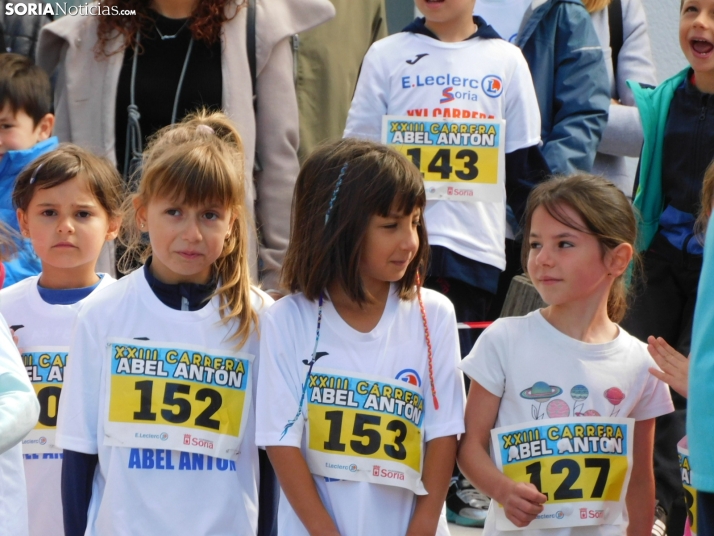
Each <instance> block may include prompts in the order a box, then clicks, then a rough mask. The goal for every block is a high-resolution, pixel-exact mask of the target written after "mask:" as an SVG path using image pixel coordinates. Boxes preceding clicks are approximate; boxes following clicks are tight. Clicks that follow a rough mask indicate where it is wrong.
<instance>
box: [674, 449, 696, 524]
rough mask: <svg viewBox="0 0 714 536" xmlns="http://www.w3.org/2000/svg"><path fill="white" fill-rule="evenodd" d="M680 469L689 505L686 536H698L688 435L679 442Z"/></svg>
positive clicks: (685, 501) (685, 498) (687, 504)
mask: <svg viewBox="0 0 714 536" xmlns="http://www.w3.org/2000/svg"><path fill="white" fill-rule="evenodd" d="M677 451H678V453H679V470H680V471H681V473H682V485H683V486H684V504H685V505H686V506H687V526H686V527H685V531H684V533H685V536H689V535H691V536H697V490H696V489H694V488H693V487H692V467H691V466H690V465H689V444H688V442H687V436H684V437H683V438H682V440H681V441H680V442H679V443H677Z"/></svg>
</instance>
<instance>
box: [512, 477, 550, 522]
mask: <svg viewBox="0 0 714 536" xmlns="http://www.w3.org/2000/svg"><path fill="white" fill-rule="evenodd" d="M547 500H548V497H546V496H545V495H543V494H542V493H541V492H540V491H538V488H536V487H535V486H534V485H533V484H530V483H528V484H526V483H525V482H512V486H511V488H510V490H509V491H508V492H507V494H506V497H505V500H504V502H502V503H501V504H502V505H503V508H504V510H505V511H506V517H507V518H508V520H509V521H510V522H511V523H513V524H514V525H515V526H517V527H520V528H523V527H526V526H528V524H529V523H530V522H531V521H533V520H534V519H535V518H536V516H537V515H538V514H540V513H541V512H542V511H543V503H544V502H545V501H547Z"/></svg>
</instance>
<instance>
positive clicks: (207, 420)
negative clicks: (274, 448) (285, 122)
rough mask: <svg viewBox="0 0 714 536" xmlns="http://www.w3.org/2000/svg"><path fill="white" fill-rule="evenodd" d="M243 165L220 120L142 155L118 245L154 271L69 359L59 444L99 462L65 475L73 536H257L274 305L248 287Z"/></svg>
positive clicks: (231, 132)
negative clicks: (261, 404)
mask: <svg viewBox="0 0 714 536" xmlns="http://www.w3.org/2000/svg"><path fill="white" fill-rule="evenodd" d="M243 167H244V163H243V153H242V147H241V142H240V138H239V136H238V133H237V132H236V130H235V128H234V127H233V126H232V124H231V123H230V121H229V120H228V119H227V118H226V117H225V116H224V115H222V114H218V113H214V114H210V115H207V114H205V113H201V114H198V115H197V116H193V117H190V118H188V119H187V120H185V121H184V122H183V123H180V124H178V125H173V126H170V127H166V128H165V129H163V130H161V131H160V132H159V133H158V134H157V137H156V138H155V139H154V140H153V142H152V143H151V145H150V146H149V147H148V148H147V151H146V153H145V154H144V161H143V173H142V177H141V181H140V183H139V185H138V190H137V192H136V193H135V194H133V195H132V196H131V197H130V198H129V199H128V200H127V202H126V203H125V216H124V221H123V224H122V234H121V236H122V239H123V241H124V243H125V244H126V246H127V251H126V257H125V259H126V262H127V265H129V264H130V263H131V260H132V259H134V258H136V257H137V256H138V257H139V259H140V260H141V261H143V262H144V265H143V266H142V267H140V268H139V269H137V270H135V271H134V272H132V273H130V274H129V275H127V276H126V277H124V278H123V279H121V280H119V281H118V282H117V283H115V284H114V285H112V287H110V288H108V289H107V291H106V292H102V293H101V294H100V295H98V296H96V298H95V297H94V296H93V297H91V298H90V299H89V300H87V302H86V303H85V304H84V305H83V307H82V309H81V311H80V314H79V318H78V322H77V328H76V330H75V333H74V336H73V338H72V344H71V346H70V354H71V355H72V358H71V364H70V366H69V367H68V370H67V375H66V378H65V392H64V394H63V396H62V400H61V402H60V409H59V419H58V426H57V428H58V431H57V443H58V444H59V445H60V446H62V447H63V448H65V449H68V450H72V451H76V452H78V453H84V455H85V456H86V457H88V458H90V459H93V460H94V464H95V466H92V465H91V464H88V465H87V467H86V468H85V470H84V471H75V472H74V474H73V475H65V474H63V481H64V479H65V476H66V477H67V479H68V480H69V479H70V478H74V479H75V480H76V481H75V482H74V484H73V485H66V486H65V485H64V482H63V490H62V491H63V493H62V495H63V502H64V504H65V511H64V513H65V525H66V526H67V525H68V523H73V524H74V525H75V528H74V529H73V532H72V534H87V535H98V534H101V535H103V536H104V535H127V536H129V535H132V536H136V535H153V534H186V533H190V534H194V535H208V534H211V535H228V534H246V535H254V534H256V531H257V523H258V505H257V502H258V449H257V448H256V447H255V442H254V433H255V432H254V427H255V414H254V409H253V396H254V382H255V381H256V380H257V378H256V374H255V367H256V366H257V362H256V359H257V355H258V334H257V323H258V316H259V314H260V311H261V310H262V308H263V307H265V306H267V305H268V304H269V303H270V302H271V301H272V300H271V299H270V297H268V296H267V295H266V294H264V293H262V292H260V291H259V290H256V289H255V288H252V287H251V285H250V277H249V271H248V270H249V267H248V253H247V244H248V241H247V238H246V237H247V236H248V230H249V221H248V219H247V216H246V214H247V211H246V207H245V204H244V196H245V191H244V188H245V187H244V175H243ZM144 233H146V234H148V243H147V240H146V239H143V238H142V235H143V234H144ZM97 463H98V465H96V464H97ZM95 467H96V470H95ZM82 479H84V482H82ZM68 509H71V510H72V511H71V512H69V511H68ZM70 513H71V515H72V519H70V520H68V516H69V515H70ZM82 523H84V524H85V525H86V532H83V527H82V526H81V525H82ZM68 532H69V531H68Z"/></svg>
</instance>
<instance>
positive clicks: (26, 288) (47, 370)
mask: <svg viewBox="0 0 714 536" xmlns="http://www.w3.org/2000/svg"><path fill="white" fill-rule="evenodd" d="M38 281H39V276H33V277H29V278H27V279H24V280H22V281H20V282H19V283H16V284H14V285H12V286H10V287H8V288H6V289H3V290H2V292H0V313H2V315H3V316H4V317H5V319H6V320H7V322H8V323H9V325H11V326H15V327H16V330H15V335H16V336H17V338H18V348H19V349H20V355H21V356H22V359H23V362H24V365H25V368H26V369H27V373H28V376H29V378H30V382H31V383H32V386H33V387H34V389H35V392H36V393H37V397H38V399H39V401H40V417H39V421H38V423H37V425H36V426H35V429H34V430H32V431H31V432H30V433H29V434H28V435H27V437H26V438H25V439H24V440H23V441H22V450H23V453H24V459H25V460H24V461H25V464H24V465H25V479H26V482H27V496H28V511H29V521H30V535H31V536H62V535H63V534H64V530H63V525H62V501H61V496H60V477H61V472H62V449H61V448H59V447H58V446H56V445H55V431H56V426H57V409H58V405H59V400H60V396H61V393H62V389H63V380H64V374H65V366H66V365H67V362H68V355H67V353H68V349H69V342H70V338H71V335H72V328H73V326H74V322H75V319H76V318H77V313H78V311H79V309H80V307H81V305H82V303H83V301H84V300H82V301H80V302H77V303H74V304H71V305H50V304H49V303H47V302H45V301H44V300H43V299H42V297H41V296H40V294H39V292H38V290H37V282H38ZM113 282H114V279H113V278H112V277H110V276H109V275H106V274H103V276H102V280H101V281H100V283H99V285H98V287H97V288H96V289H95V290H94V291H93V292H92V294H96V293H98V292H101V291H103V289H105V288H107V286H108V285H110V284H111V283H113ZM20 326H22V327H20Z"/></svg>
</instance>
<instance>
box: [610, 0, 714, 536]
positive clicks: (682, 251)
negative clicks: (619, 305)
mask: <svg viewBox="0 0 714 536" xmlns="http://www.w3.org/2000/svg"><path fill="white" fill-rule="evenodd" d="M679 44H680V47H681V48H682V51H683V52H684V55H685V57H686V58H687V61H688V62H689V67H687V68H686V69H684V70H683V71H682V72H680V73H679V74H677V75H675V76H673V77H672V78H670V79H668V80H666V81H664V82H662V84H660V85H659V86H658V87H657V88H655V89H652V88H648V87H640V86H639V85H638V84H632V83H631V84H630V85H631V87H632V90H633V92H634V95H635V102H636V104H637V107H638V108H639V111H640V117H641V119H642V128H643V132H644V145H643V147H642V155H641V157H640V164H639V174H638V176H637V179H636V192H635V198H634V206H635V208H636V209H637V211H638V212H639V214H641V218H640V221H639V229H638V243H637V249H638V251H642V252H644V253H643V255H642V257H643V264H644V270H643V277H642V280H641V281H637V280H636V281H635V283H636V284H637V285H636V286H635V288H636V292H635V293H634V295H635V300H634V301H633V303H632V307H631V308H630V311H629V312H628V315H627V317H626V318H625V319H624V321H623V323H622V324H623V327H624V328H625V329H626V330H628V331H629V332H630V333H632V335H634V336H635V337H637V338H639V339H640V340H642V341H645V340H647V337H649V336H650V335H654V336H655V337H662V338H663V339H665V340H666V341H668V342H669V343H670V344H671V345H672V346H673V347H674V348H675V349H676V350H677V351H678V352H679V353H681V354H682V355H689V354H690V346H691V340H692V322H693V317H694V309H695V307H696V301H697V287H698V285H699V276H700V273H701V270H702V251H703V249H702V248H703V245H702V241H701V240H699V238H698V236H697V234H698V231H697V229H696V228H695V219H696V215H697V213H698V212H699V202H700V192H701V191H702V179H703V177H704V173H705V170H706V169H707V166H708V165H709V163H710V162H711V161H712V159H713V158H714V0H684V1H683V2H681V11H680V18H679ZM638 287H639V288H638ZM672 399H673V401H674V407H675V411H674V413H672V414H671V415H666V416H664V417H661V418H659V419H657V427H656V439H655V451H654V468H655V479H656V482H657V500H658V502H659V505H658V508H661V509H662V512H658V517H665V516H666V518H667V533H668V534H669V536H679V535H681V533H682V529H683V527H684V518H685V508H684V503H683V501H682V491H683V490H682V485H681V475H680V470H679V463H678V459H677V442H678V441H679V440H680V439H681V438H682V437H683V436H684V435H685V422H686V411H687V409H686V408H687V401H686V400H685V399H684V398H683V397H681V396H680V395H679V394H677V393H676V392H674V393H672Z"/></svg>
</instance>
